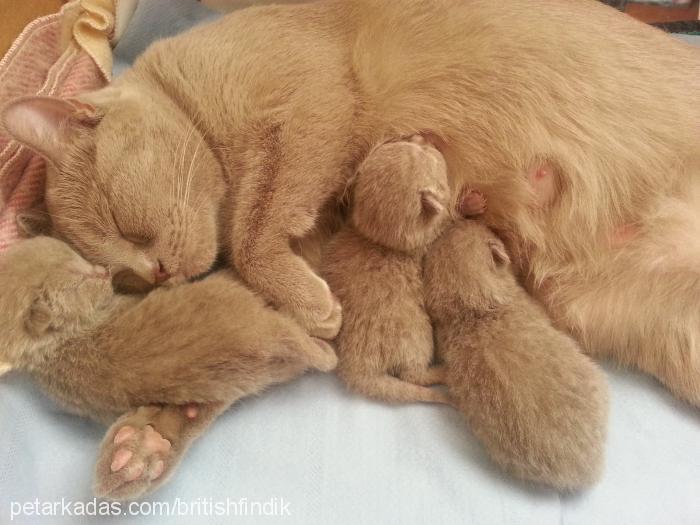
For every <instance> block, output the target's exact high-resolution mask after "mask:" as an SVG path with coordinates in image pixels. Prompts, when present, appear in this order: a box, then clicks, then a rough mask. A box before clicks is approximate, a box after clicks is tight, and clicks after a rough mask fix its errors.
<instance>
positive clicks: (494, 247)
mask: <svg viewBox="0 0 700 525" xmlns="http://www.w3.org/2000/svg"><path fill="white" fill-rule="evenodd" d="M489 248H490V249H491V256H492V257H493V260H494V262H495V263H496V265H497V266H505V265H506V264H510V257H508V252H506V249H505V247H504V246H503V245H502V244H501V243H500V242H498V241H489Z"/></svg>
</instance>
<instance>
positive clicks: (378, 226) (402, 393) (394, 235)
mask: <svg viewBox="0 0 700 525" xmlns="http://www.w3.org/2000/svg"><path fill="white" fill-rule="evenodd" d="M353 184H354V185H353V189H352V203H351V215H350V220H349V224H348V225H347V226H346V227H345V228H343V229H342V230H341V231H340V232H339V233H338V234H336V235H335V236H334V237H333V238H332V239H331V241H330V243H329V245H328V247H327V249H326V251H325V252H324V256H323V262H322V275H323V276H324V277H325V278H326V280H327V281H328V284H329V285H330V287H331V290H332V291H333V293H334V294H335V295H336V296H337V297H338V299H339V300H340V304H341V305H342V306H343V312H344V315H343V326H342V327H341V329H340V333H339V334H338V337H337V338H336V345H337V350H338V367H337V370H336V373H337V374H338V376H339V377H340V378H341V379H342V380H343V381H344V382H345V384H346V385H347V386H348V388H349V389H350V390H352V391H354V392H357V393H359V394H363V395H365V396H368V397H372V398H375V399H379V400H382V401H390V402H415V401H427V402H434V403H449V402H450V401H449V399H448V398H447V397H446V396H445V394H444V393H442V392H440V391H437V390H433V389H431V388H428V386H430V385H435V384H440V383H443V382H444V370H443V369H442V367H439V366H430V364H431V362H432V361H433V329H432V327H431V325H430V319H428V316H427V314H426V313H425V310H424V307H423V283H422V279H421V271H422V264H421V261H422V258H423V254H424V253H425V249H426V247H427V246H428V245H429V244H430V243H431V242H432V241H433V240H434V239H435V238H436V237H437V236H438V235H439V233H440V231H441V229H442V228H443V227H444V225H445V222H446V220H447V219H449V217H450V214H449V211H448V206H449V204H450V192H449V187H448V186H447V167H446V166H445V160H444V159H443V158H442V155H441V154H440V153H439V152H438V151H437V150H436V149H435V147H434V146H432V145H431V144H429V143H428V142H426V140H425V139H424V138H422V137H420V136H414V137H411V138H410V139H409V140H405V141H399V142H391V143H387V144H382V145H380V146H378V147H376V148H375V149H373V150H372V152H371V153H370V154H369V156H368V157H367V159H365V161H364V162H363V163H362V164H361V165H360V167H359V169H358V171H357V174H356V176H355V179H354V182H353Z"/></svg>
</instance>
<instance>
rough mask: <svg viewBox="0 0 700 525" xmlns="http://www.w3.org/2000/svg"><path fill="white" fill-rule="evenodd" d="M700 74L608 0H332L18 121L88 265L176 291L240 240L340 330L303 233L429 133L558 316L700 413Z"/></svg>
mask: <svg viewBox="0 0 700 525" xmlns="http://www.w3.org/2000/svg"><path fill="white" fill-rule="evenodd" d="M572 20H575V23H572ZM601 28H604V30H603V31H601ZM212 50H216V51H215V52H212ZM699 80H700V53H699V52H698V50H697V49H694V48H692V47H690V46H689V45H688V44H685V43H682V42H680V41H676V40H674V39H672V38H671V37H669V36H667V35H665V34H663V33H662V32H661V31H659V30H656V29H653V28H651V27H648V26H645V25H643V24H641V23H639V22H636V21H634V20H632V19H631V18H629V17H627V16H625V15H624V14H621V13H618V12H616V11H615V10H613V9H611V8H608V7H606V6H603V5H602V4H599V3H598V2H595V1H593V0H580V1H577V2H571V1H567V0H546V1H541V2H531V1H529V0H509V1H507V2H493V1H492V0H397V1H392V2H384V1H378V0H329V1H324V2H319V3H315V4H306V5H298V6H275V7H263V8H252V9H249V10H244V11H240V12H238V13H234V14H232V15H230V16H228V17H225V18H223V19H221V20H220V21H217V22H215V23H213V24H210V25H206V26H202V27H198V28H195V29H193V30H191V31H189V32H187V33H185V34H182V35H179V36H176V37H174V38H169V39H165V40H162V41H160V42H158V43H156V44H154V45H152V46H151V47H150V48H149V49H148V50H147V51H146V52H145V53H144V54H143V55H142V56H141V57H140V58H139V59H138V60H137V61H136V63H135V64H134V66H133V68H132V69H131V70H130V71H128V72H127V73H125V74H124V75H123V76H122V77H121V78H119V79H118V80H117V81H115V83H114V85H113V86H111V87H108V88H106V89H104V90H101V91H98V92H96V93H94V94H91V95H86V96H85V97H81V98H80V100H69V101H61V100H56V99H49V98H36V97H33V98H27V99H21V100H19V101H17V102H15V103H14V104H10V105H9V106H8V107H7V108H6V109H5V111H4V115H3V121H4V123H5V126H6V127H7V129H8V131H9V132H10V133H11V134H13V135H14V136H15V137H16V138H17V139H18V140H20V141H23V142H24V143H26V144H28V145H29V146H31V147H33V148H34V149H36V150H37V151H39V152H40V153H42V154H43V155H44V156H46V158H47V159H48V160H49V161H50V163H51V165H52V169H51V173H50V175H49V177H48V181H47V194H46V199H47V204H48V208H49V211H50V212H51V214H52V215H53V218H54V221H55V226H56V230H57V232H58V233H59V234H60V235H61V236H62V237H63V238H65V239H67V240H68V241H69V242H71V243H72V244H73V245H74V246H75V247H76V248H77V249H78V250H79V251H80V252H81V253H82V254H83V255H84V256H85V257H86V258H88V259H89V260H91V261H93V262H95V263H100V264H103V265H106V266H109V267H110V268H112V269H113V271H117V270H118V269H123V268H129V269H131V270H133V271H135V272H137V273H139V274H141V275H142V276H143V277H144V278H146V279H147V280H150V281H151V282H155V281H165V280H168V279H170V280H171V281H172V280H175V281H177V280H183V279H185V278H189V277H192V276H194V275H198V274H200V273H202V272H204V271H206V270H207V269H208V268H209V267H210V266H211V264H212V262H213V261H214V258H215V255H216V253H217V251H223V252H225V253H226V254H227V255H228V257H229V259H230V261H231V262H232V264H233V265H234V266H235V267H236V268H237V269H238V270H239V272H240V274H241V275H242V277H243V278H244V279H245V280H246V281H247V282H248V283H249V284H250V285H251V286H253V287H254V288H255V289H257V290H259V291H260V292H261V293H263V294H264V296H265V297H266V298H267V299H268V300H270V301H272V302H274V303H276V304H277V305H278V306H280V307H282V308H283V309H285V310H288V311H290V312H292V313H293V314H294V315H296V316H297V318H298V319H299V320H300V321H301V322H302V323H303V324H304V326H305V327H306V328H307V329H309V330H310V331H311V332H312V333H314V334H317V335H322V336H325V337H330V336H332V335H334V334H335V332H337V330H338V328H339V326H340V317H341V316H340V313H341V312H340V309H339V307H338V303H337V301H336V300H335V299H334V298H333V296H332V294H331V293H330V291H329V289H328V287H327V286H326V284H325V283H324V282H323V280H322V279H320V278H319V277H318V276H317V275H316V274H315V273H314V272H313V271H312V270H311V268H310V266H309V265H308V264H307V263H306V262H305V261H304V260H303V259H302V258H301V257H300V256H298V255H297V254H295V253H294V252H293V250H292V248H291V245H292V243H295V242H296V241H297V239H298V238H300V237H303V236H304V235H306V234H307V233H309V232H310V231H311V230H312V229H313V228H314V225H315V224H317V223H318V221H319V219H320V218H323V217H322V213H321V211H320V210H322V209H330V210H332V209H333V202H334V200H335V199H336V197H337V196H338V195H339V194H342V191H343V189H344V187H345V185H346V183H347V178H348V177H349V176H350V174H352V173H353V170H354V167H355V166H356V165H357V163H358V162H360V161H361V160H362V158H363V157H364V156H365V155H366V154H367V152H368V151H369V148H370V147H371V146H372V145H374V144H376V143H379V142H383V141H385V140H386V139H391V138H396V137H399V136H406V135H410V134H412V133H416V132H424V133H429V134H431V135H432V136H434V137H435V143H436V144H437V145H438V147H439V148H440V150H441V152H442V153H443V154H444V156H445V158H446V160H447V165H448V167H449V169H450V179H451V181H450V184H451V186H452V187H453V188H454V187H459V186H461V185H463V184H464V185H468V186H470V187H472V188H474V189H476V190H480V191H481V192H482V193H483V194H484V195H485V196H486V198H488V200H489V208H488V210H487V211H486V213H485V216H484V218H485V221H486V222H487V223H488V224H489V225H490V226H491V227H492V228H494V229H495V230H497V231H498V232H499V233H500V234H501V236H502V237H503V238H504V239H506V241H507V244H508V248H509V251H510V252H511V253H512V254H513V255H514V263H515V266H516V268H517V269H518V270H519V271H520V273H521V274H522V275H521V277H522V279H523V280H524V281H525V282H526V283H527V285H528V287H529V289H530V291H531V292H532V293H534V294H536V295H538V296H539V297H540V298H541V299H542V301H543V302H544V303H545V304H546V305H547V307H548V311H549V313H550V315H552V316H553V317H554V318H555V319H556V321H557V323H558V325H559V326H560V327H561V328H564V329H566V330H568V331H570V332H571V333H573V334H574V335H575V336H576V337H577V338H578V339H579V340H580V341H581V342H582V343H583V345H584V346H585V348H586V349H587V350H588V351H589V352H591V353H596V354H606V353H610V354H612V355H614V356H615V357H616V358H618V359H619V360H621V361H622V362H625V363H629V364H634V365H636V366H638V367H640V368H642V369H643V370H645V371H647V372H649V373H652V374H654V375H656V376H657V377H658V378H659V379H660V380H661V381H663V382H664V383H665V384H666V385H667V386H668V387H669V388H671V389H672V390H673V391H674V392H675V393H676V394H677V395H679V396H681V397H683V398H685V399H687V400H689V401H691V402H693V403H695V404H697V405H700V347H699V346H698V341H700V310H699V309H698V308H696V307H695V306H696V305H697V297H698V295H699V294H700V279H699V278H698V272H699V270H698V268H700V265H699V264H698V262H700V240H699V239H698V236H697V231H699V230H700V211H699V210H700V197H699V195H700V189H699V186H700V151H699V148H698V145H699V144H700V125H699V123H700V105H699V104H698V103H697V95H696V92H697V86H698V82H699ZM668 290H672V291H673V293H668Z"/></svg>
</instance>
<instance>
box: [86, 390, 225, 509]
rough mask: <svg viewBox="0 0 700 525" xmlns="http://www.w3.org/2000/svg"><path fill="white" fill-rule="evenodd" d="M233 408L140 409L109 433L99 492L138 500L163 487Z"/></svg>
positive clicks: (99, 468)
mask: <svg viewBox="0 0 700 525" xmlns="http://www.w3.org/2000/svg"><path fill="white" fill-rule="evenodd" d="M228 406H229V404H225V403H212V404H209V405H200V406H199V407H198V408H197V410H196V415H195V417H192V415H194V414H193V412H192V411H191V410H187V409H185V408H184V407H181V406H178V405H165V406H162V407H161V406H144V407H139V408H137V409H135V410H133V411H131V412H128V413H126V414H124V415H123V416H122V417H120V418H119V419H118V420H117V421H116V422H115V423H113V424H112V426H111V427H110V428H109V430H108V431H107V434H106V436H105V438H104V440H103V442H102V445H101V448H100V454H99V458H98V460H97V466H96V473H95V483H94V491H95V494H96V495H97V496H99V497H105V498H109V499H114V500H124V499H135V498H139V497H141V496H143V495H144V494H147V493H149V492H152V491H153V490H155V489H157V488H158V487H160V486H161V485H163V484H164V483H165V482H166V481H167V480H168V478H169V477H170V476H171V475H172V474H173V472H174V471H175V468H176V467H177V465H178V463H179V462H180V460H181V459H182V457H183V455H184V453H185V451H186V450H187V448H188V447H189V446H190V444H191V443H192V442H193V441H194V440H195V439H196V438H197V437H199V435H201V434H202V432H204V430H206V428H207V427H208V426H209V425H210V424H211V423H212V422H213V421H214V419H216V417H217V416H218V415H219V414H221V412H222V411H224V410H225V409H226V408H227V407H228Z"/></svg>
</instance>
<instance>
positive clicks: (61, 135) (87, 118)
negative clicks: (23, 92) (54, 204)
mask: <svg viewBox="0 0 700 525" xmlns="http://www.w3.org/2000/svg"><path fill="white" fill-rule="evenodd" d="M0 118H1V120H2V124H3V126H4V128H5V129H6V130H7V132H8V133H9V134H10V135H11V136H12V137H13V138H15V139H16V140H18V141H19V142H21V143H23V144H25V145H27V146H29V147H30V148H32V149H33V150H35V151H36V152H38V153H39V154H41V155H43V156H44V157H46V158H47V159H49V160H50V161H52V162H55V163H58V162H60V161H61V159H62V157H63V155H64V153H65V151H66V144H67V143H68V142H69V140H70V137H71V134H72V133H73V131H74V130H75V128H76V127H78V126H85V127H94V126H95V125H96V124H97V123H98V122H99V120H100V116H99V115H98V113H97V111H96V110H95V108H94V107H93V106H92V105H90V104H87V103H85V102H80V101H79V100H76V99H67V100H64V99H60V98H53V97H22V98H18V99H15V100H13V101H12V102H10V103H9V104H7V105H6V106H5V107H4V108H3V110H2V115H1V116H0Z"/></svg>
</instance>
